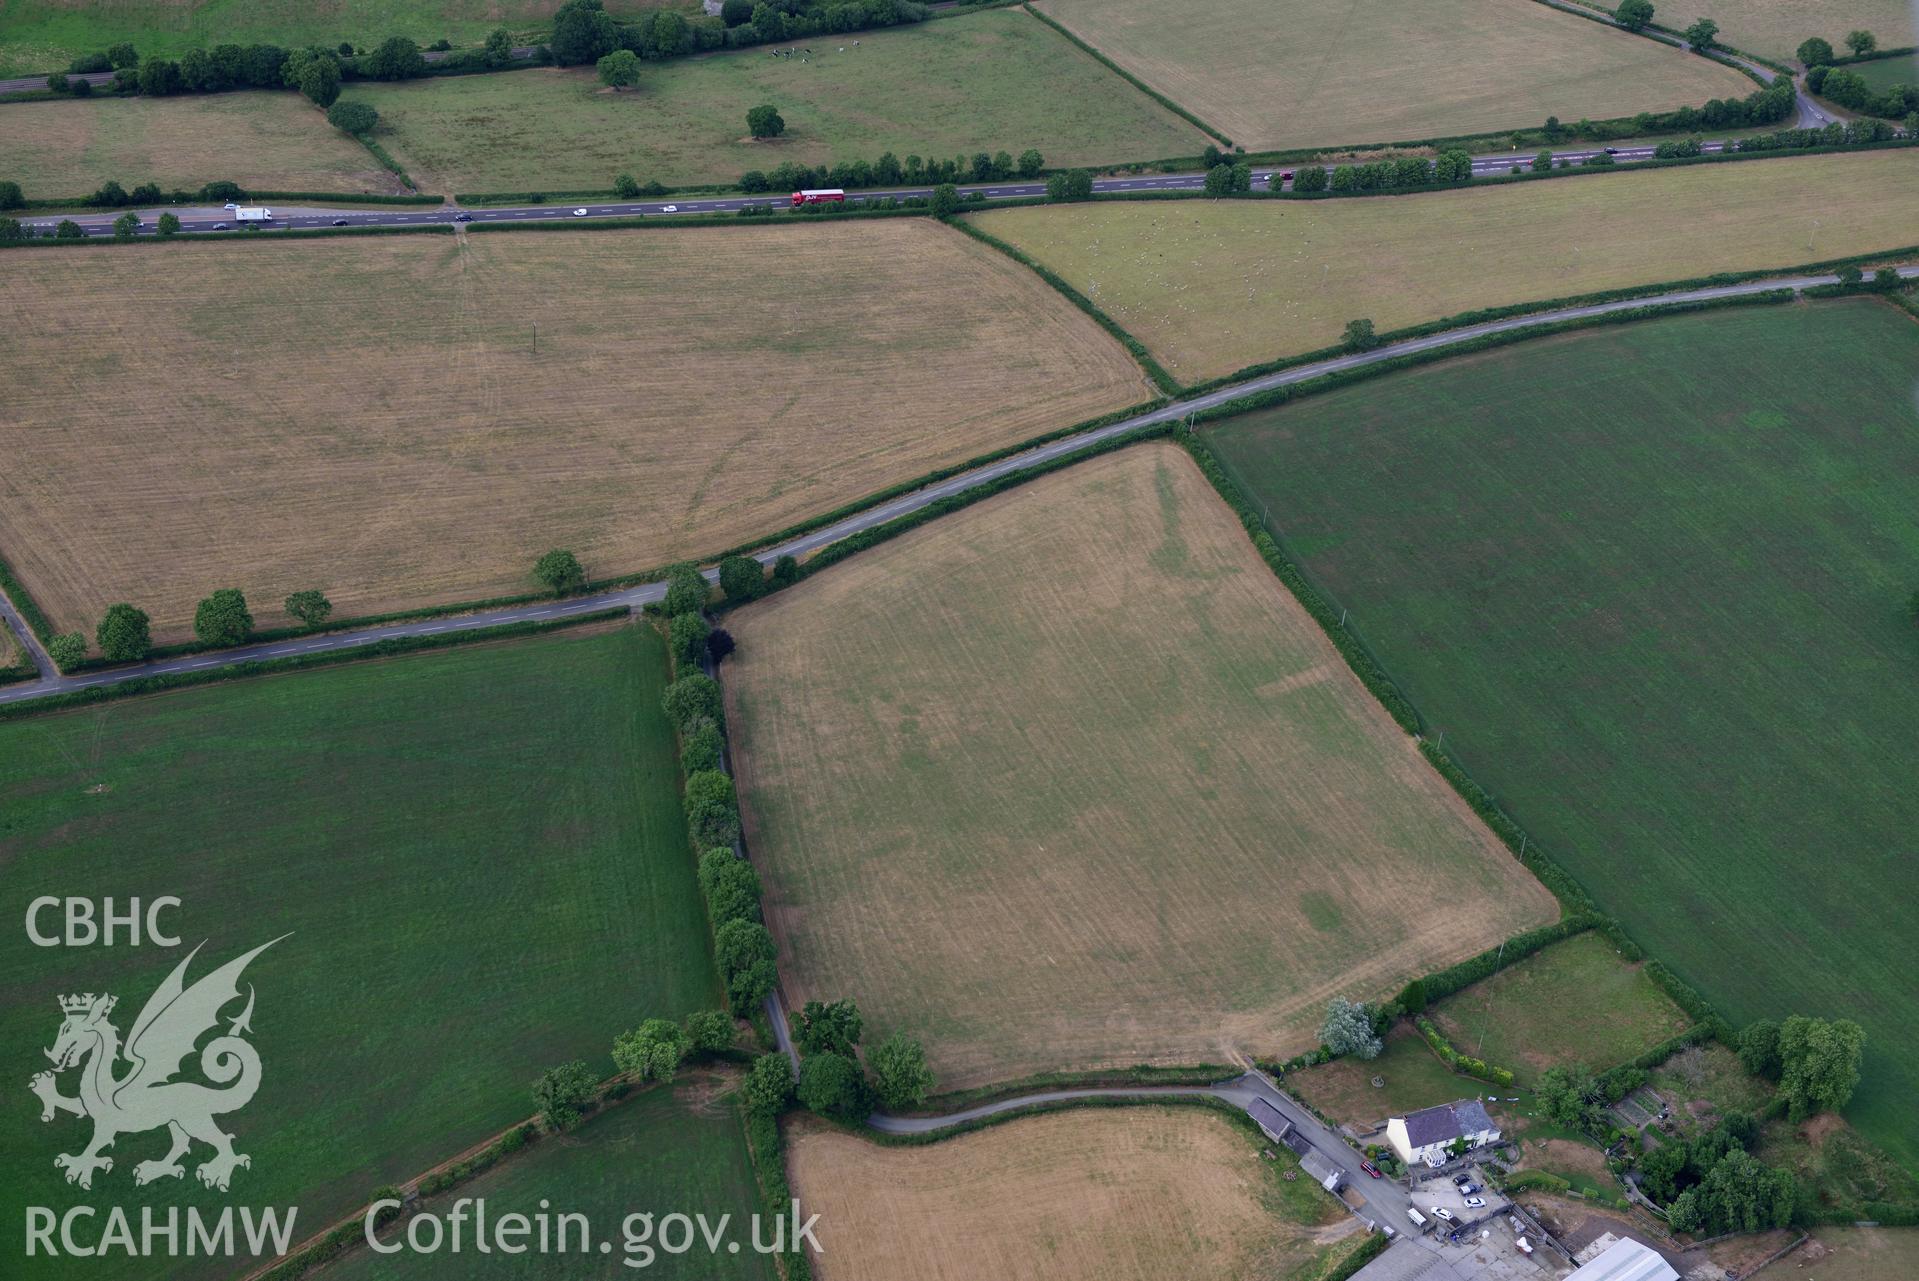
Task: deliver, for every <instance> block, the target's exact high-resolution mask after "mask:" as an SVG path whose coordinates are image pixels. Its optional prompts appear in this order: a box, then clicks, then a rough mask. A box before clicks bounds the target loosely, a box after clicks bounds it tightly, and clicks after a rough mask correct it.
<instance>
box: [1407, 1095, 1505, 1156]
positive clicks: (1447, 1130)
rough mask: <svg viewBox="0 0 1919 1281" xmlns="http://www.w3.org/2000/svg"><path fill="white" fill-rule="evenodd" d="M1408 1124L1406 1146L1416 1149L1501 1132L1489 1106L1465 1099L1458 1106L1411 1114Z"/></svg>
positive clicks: (1445, 1105) (1444, 1105) (1443, 1106)
mask: <svg viewBox="0 0 1919 1281" xmlns="http://www.w3.org/2000/svg"><path fill="white" fill-rule="evenodd" d="M1405 1121H1406V1142H1407V1143H1408V1144H1409V1145H1410V1146H1412V1147H1414V1148H1423V1147H1430V1146H1431V1145H1432V1144H1435V1143H1451V1142H1452V1141H1453V1140H1454V1139H1457V1138H1462V1137H1464V1136H1465V1135H1468V1134H1478V1133H1480V1132H1481V1131H1484V1130H1494V1129H1497V1128H1498V1127H1497V1126H1495V1125H1494V1124H1493V1119H1492V1118H1491V1117H1490V1116H1487V1115H1486V1105H1485V1104H1483V1103H1481V1102H1480V1101H1479V1100H1478V1099H1461V1100H1460V1101H1459V1102H1457V1103H1442V1104H1440V1105H1439V1106H1438V1107H1436V1108H1423V1109H1421V1110H1420V1111H1418V1112H1413V1113H1410V1114H1408V1115H1407V1117H1406V1118H1405Z"/></svg>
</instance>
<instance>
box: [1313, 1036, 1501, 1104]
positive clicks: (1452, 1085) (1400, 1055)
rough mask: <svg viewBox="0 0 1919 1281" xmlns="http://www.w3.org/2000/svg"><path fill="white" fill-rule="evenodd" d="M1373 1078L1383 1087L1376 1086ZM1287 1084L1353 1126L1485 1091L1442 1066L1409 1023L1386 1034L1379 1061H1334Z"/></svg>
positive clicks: (1478, 1084) (1479, 1085) (1473, 1081)
mask: <svg viewBox="0 0 1919 1281" xmlns="http://www.w3.org/2000/svg"><path fill="white" fill-rule="evenodd" d="M1374 1077H1378V1078H1379V1079H1380V1080H1381V1081H1382V1082H1384V1084H1382V1085H1378V1086H1375V1085H1374V1084H1373V1078H1374ZM1286 1082H1287V1084H1288V1085H1291V1086H1292V1087H1293V1088H1294V1089H1296V1090H1298V1091H1299V1092H1300V1093H1301V1094H1303V1095H1304V1096H1305V1097H1306V1101H1307V1102H1308V1103H1311V1104H1312V1105H1313V1106H1314V1107H1316V1108H1318V1109H1319V1110H1320V1111H1321V1112H1324V1113H1325V1114H1326V1115H1327V1116H1329V1117H1331V1118H1332V1119H1333V1120H1335V1121H1337V1122H1339V1123H1341V1124H1342V1125H1354V1126H1365V1125H1375V1124H1379V1123H1382V1122H1384V1121H1385V1120H1386V1119H1387V1118H1388V1117H1395V1116H1404V1115H1406V1114H1407V1113H1408V1112H1417V1111H1418V1110H1419V1109H1420V1108H1430V1107H1438V1106H1439V1105H1440V1104H1441V1103H1451V1102H1452V1101H1453V1100H1455V1099H1461V1098H1469V1097H1472V1096H1474V1095H1477V1094H1479V1093H1480V1092H1482V1091H1483V1090H1485V1088H1486V1087H1485V1086H1484V1085H1482V1084H1480V1083H1479V1082H1478V1081H1475V1080H1474V1079H1473V1078H1471V1077H1467V1076H1460V1075H1459V1074H1458V1073H1456V1072H1454V1071H1453V1070H1452V1069H1451V1068H1449V1067H1447V1066H1446V1065H1445V1064H1444V1063H1442V1062H1440V1061H1439V1056H1438V1055H1436V1054H1434V1053H1433V1052H1432V1050H1431V1049H1430V1048H1428V1046H1427V1045H1426V1042H1425V1040H1424V1038H1422V1037H1421V1036H1420V1035H1419V1033H1418V1031H1416V1030H1415V1029H1414V1027H1413V1025H1412V1023H1411V1022H1410V1021H1407V1020H1402V1021H1400V1022H1399V1023H1397V1024H1395V1025H1394V1027H1393V1029H1392V1030H1391V1031H1390V1032H1388V1033H1387V1034H1386V1048H1385V1049H1384V1050H1382V1051H1381V1052H1380V1055H1379V1057H1378V1058H1376V1059H1372V1060H1370V1061H1368V1060H1364V1059H1354V1058H1345V1059H1334V1060H1333V1061H1332V1062H1331V1063H1325V1064H1321V1065H1320V1066H1319V1067H1311V1068H1305V1069H1303V1070H1301V1071H1298V1072H1292V1073H1289V1074H1288V1075H1287V1077H1286Z"/></svg>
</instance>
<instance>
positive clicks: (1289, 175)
mask: <svg viewBox="0 0 1919 1281" xmlns="http://www.w3.org/2000/svg"><path fill="white" fill-rule="evenodd" d="M1279 176H1280V177H1281V178H1283V179H1285V180H1286V181H1287V182H1291V181H1292V180H1293V171H1292V170H1291V169H1285V170H1282V171H1281V172H1280V175H1279ZM1373 1177H1374V1178H1378V1177H1379V1176H1378V1175H1374V1176H1373Z"/></svg>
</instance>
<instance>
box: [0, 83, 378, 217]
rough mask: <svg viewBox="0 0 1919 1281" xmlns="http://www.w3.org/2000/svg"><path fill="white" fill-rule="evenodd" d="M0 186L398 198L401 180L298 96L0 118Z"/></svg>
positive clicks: (26, 108)
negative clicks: (230, 185) (229, 189)
mask: <svg viewBox="0 0 1919 1281" xmlns="http://www.w3.org/2000/svg"><path fill="white" fill-rule="evenodd" d="M0 155H4V156H5V157H6V162H5V171H6V172H5V176H6V177H7V178H11V179H12V180H14V181H15V182H18V183H19V184H20V186H21V188H22V189H23V190H24V191H25V192H26V194H27V196H28V197H29V198H30V199H34V200H64V199H66V198H68V197H79V196H84V195H87V194H88V193H89V192H91V191H93V190H94V189H95V188H96V187H98V186H99V185H100V184H101V183H103V182H106V181H108V180H109V179H111V180H112V181H115V182H118V183H119V184H120V185H121V186H123V187H125V188H127V189H128V190H132V189H133V188H134V187H137V186H139V185H140V184H141V183H143V182H155V183H158V184H159V185H160V186H161V188H163V189H164V190H167V191H172V190H174V189H175V188H181V189H184V190H188V191H197V190H198V189H199V188H200V187H201V186H202V185H204V184H206V183H208V182H212V181H215V180H224V181H228V182H237V183H239V184H240V185H241V186H243V187H249V188H253V189H256V190H261V191H341V192H364V191H377V192H382V193H392V192H400V191H402V190H404V188H402V187H401V186H400V183H399V179H397V178H395V177H394V176H393V175H392V174H390V173H388V172H387V171H386V170H385V169H383V168H382V167H381V166H380V163H379V162H378V161H377V160H375V159H374V158H373V156H372V155H371V154H370V153H369V152H368V151H367V149H366V148H365V147H362V146H361V145H360V144H359V143H357V142H355V141H354V140H353V139H351V138H349V137H347V135H345V134H343V133H341V132H340V131H339V130H338V129H335V128H334V127H333V126H332V125H329V124H328V123H327V122H326V115H325V113H324V112H321V111H319V110H317V109H315V108H314V107H313V105H312V104H310V103H309V102H307V100H306V99H305V98H302V97H301V96H300V95H299V94H297V93H213V94H183V95H180V96H178V97H173V98H89V99H85V100H82V99H75V98H67V99H63V100H57V101H53V102H21V103H11V104H9V105H8V106H7V107H6V108H5V109H4V110H0Z"/></svg>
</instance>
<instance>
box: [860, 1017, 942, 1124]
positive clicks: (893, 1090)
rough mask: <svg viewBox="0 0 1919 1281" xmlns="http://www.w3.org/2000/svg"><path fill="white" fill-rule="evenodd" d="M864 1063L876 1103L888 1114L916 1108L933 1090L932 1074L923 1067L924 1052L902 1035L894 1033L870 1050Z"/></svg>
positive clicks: (916, 1043) (901, 1033)
mask: <svg viewBox="0 0 1919 1281" xmlns="http://www.w3.org/2000/svg"><path fill="white" fill-rule="evenodd" d="M866 1057H867V1061H868V1062H869V1063H870V1064H871V1065H872V1068H873V1084H874V1087H875V1088H876V1089H877V1091H878V1093H879V1097H880V1102H881V1104H883V1105H884V1106H885V1107H886V1108H887V1109H888V1110H889V1111H893V1112H899V1111H903V1110H904V1109H906V1108H911V1107H918V1106H919V1105H920V1104H922V1103H924V1102H925V1101H926V1095H927V1092H928V1091H929V1090H931V1089H932V1088H933V1073H932V1070H931V1069H930V1068H928V1067H927V1066H926V1051H925V1049H923V1048H922V1047H921V1046H920V1043H919V1042H918V1041H916V1040H914V1039H913V1038H912V1037H910V1036H908V1035H906V1033H904V1032H895V1033H893V1034H892V1035H891V1036H889V1037H887V1038H886V1039H885V1040H884V1041H881V1042H880V1043H879V1044H878V1045H877V1046H875V1047H873V1051H872V1053H870V1054H868V1055H867V1056H866Z"/></svg>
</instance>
